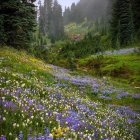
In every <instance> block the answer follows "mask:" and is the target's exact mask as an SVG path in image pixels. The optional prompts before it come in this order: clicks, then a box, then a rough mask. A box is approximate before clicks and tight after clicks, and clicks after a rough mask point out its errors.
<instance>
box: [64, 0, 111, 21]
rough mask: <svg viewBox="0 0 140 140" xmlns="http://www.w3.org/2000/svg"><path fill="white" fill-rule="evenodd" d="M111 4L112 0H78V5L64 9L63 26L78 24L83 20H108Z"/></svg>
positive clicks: (73, 4)
mask: <svg viewBox="0 0 140 140" xmlns="http://www.w3.org/2000/svg"><path fill="white" fill-rule="evenodd" d="M112 4H113V0H80V1H79V2H78V4H75V3H72V5H71V7H65V11H64V24H68V23H70V22H76V23H80V22H82V21H83V20H84V19H85V18H87V19H88V20H97V19H99V18H104V19H108V18H109V16H110V15H111V7H112Z"/></svg>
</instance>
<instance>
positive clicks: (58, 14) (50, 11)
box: [39, 0, 64, 41]
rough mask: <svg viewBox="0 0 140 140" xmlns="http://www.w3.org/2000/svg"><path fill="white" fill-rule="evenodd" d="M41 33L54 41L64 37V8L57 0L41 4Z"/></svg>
mask: <svg viewBox="0 0 140 140" xmlns="http://www.w3.org/2000/svg"><path fill="white" fill-rule="evenodd" d="M39 31H40V33H41V34H42V35H44V36H45V35H47V36H48V37H49V38H50V39H51V40H52V41H55V40H58V39H61V38H62V37H63V36H64V25H63V17H62V7H61V5H60V4H59V3H58V1H57V0H55V1H54V2H53V1H52V0H44V5H41V2H40V3H39Z"/></svg>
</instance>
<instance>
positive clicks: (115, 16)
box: [0, 0, 140, 50]
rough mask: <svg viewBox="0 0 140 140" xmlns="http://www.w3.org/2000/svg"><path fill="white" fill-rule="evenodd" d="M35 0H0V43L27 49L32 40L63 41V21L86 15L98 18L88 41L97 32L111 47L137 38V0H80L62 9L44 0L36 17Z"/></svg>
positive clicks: (139, 8) (139, 5)
mask: <svg viewBox="0 0 140 140" xmlns="http://www.w3.org/2000/svg"><path fill="white" fill-rule="evenodd" d="M35 1H36V0H7V1H5V0H0V44H2V45H3V44H4V45H8V46H12V47H15V48H24V49H26V48H28V47H30V46H31V44H32V45H34V46H35V47H34V48H36V47H38V46H39V47H42V46H44V45H45V44H47V43H48V42H47V39H50V40H51V43H54V42H55V41H58V40H63V41H64V40H67V36H66V35H65V30H64V29H65V25H67V24H69V23H71V22H76V23H81V22H83V21H84V20H85V19H86V20H87V21H92V22H94V23H96V22H97V21H99V22H98V23H97V24H96V27H95V30H94V33H92V34H91V33H88V34H87V35H86V37H85V40H86V39H87V38H88V39H89V42H93V40H94V39H95V38H94V35H93V34H95V33H97V32H98V33H99V34H100V35H101V36H102V37H104V36H106V40H107V42H111V43H112V44H111V45H112V47H116V46H126V45H129V44H131V43H133V42H135V41H136V40H139V38H140V0H80V1H79V2H78V3H77V4H74V3H73V4H72V5H71V7H67V8H65V11H64V13H62V7H61V5H60V4H59V3H58V1H57V0H44V3H41V2H40V3H39V10H38V11H39V13H38V15H39V18H38V21H37V20H36V19H37V7H36V6H35ZM35 31H36V32H35ZM89 34H90V35H89ZM102 37H101V38H102ZM104 38H105V37H104ZM90 40H91V41H90ZM101 40H103V39H101ZM35 43H36V44H35ZM105 43H106V42H104V44H105ZM81 44H82V43H80V45H81ZM91 46H93V44H91ZM101 46H102V45H100V47H101ZM107 46H109V45H107ZM41 50H42V49H41Z"/></svg>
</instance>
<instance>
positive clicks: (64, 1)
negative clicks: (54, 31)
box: [58, 0, 79, 9]
mask: <svg viewBox="0 0 140 140" xmlns="http://www.w3.org/2000/svg"><path fill="white" fill-rule="evenodd" d="M58 2H59V3H60V4H61V5H62V7H63V9H64V8H65V6H67V7H68V6H71V4H72V3H73V2H75V3H77V2H79V0H58Z"/></svg>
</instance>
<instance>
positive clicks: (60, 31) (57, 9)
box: [51, 0, 64, 40]
mask: <svg viewBox="0 0 140 140" xmlns="http://www.w3.org/2000/svg"><path fill="white" fill-rule="evenodd" d="M63 35H64V25H63V17H62V8H61V5H60V4H58V1H57V0H55V1H54V5H53V19H52V28H51V38H52V39H53V40H56V39H60V38H61V37H63Z"/></svg>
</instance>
